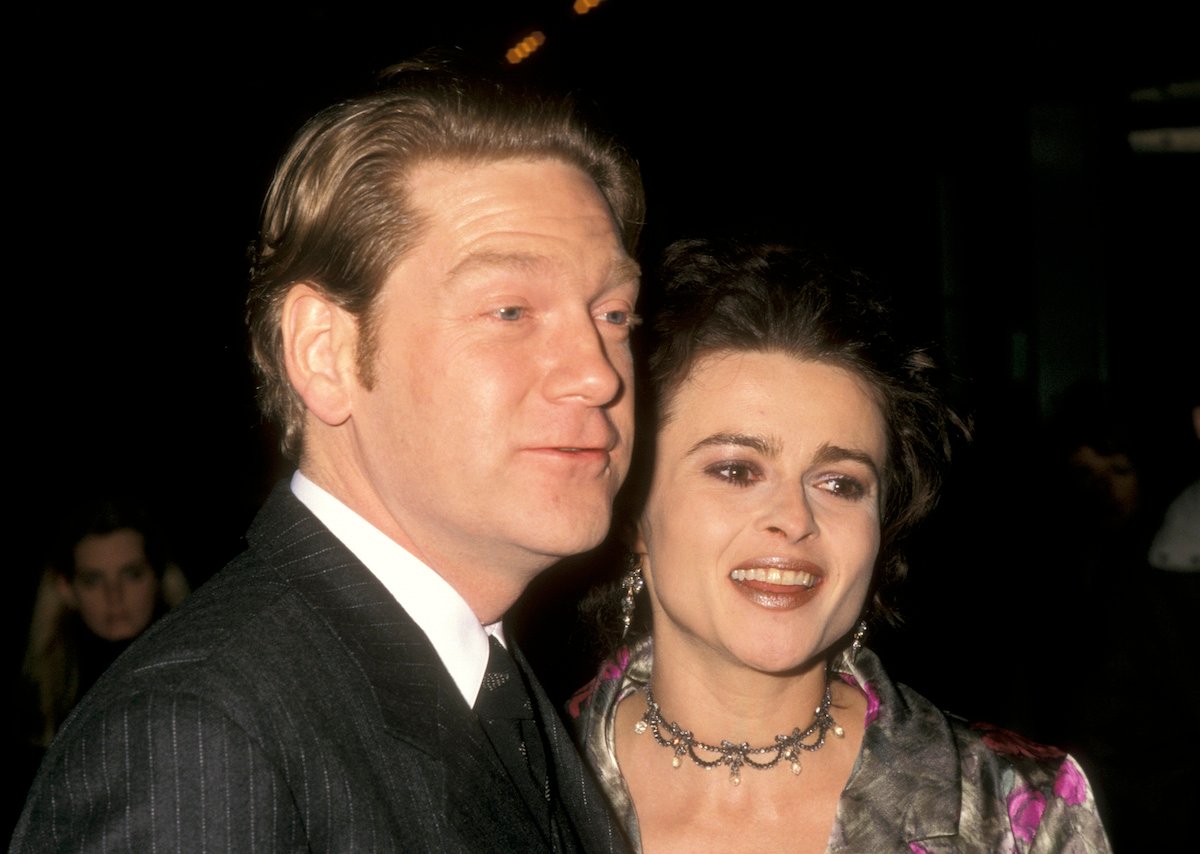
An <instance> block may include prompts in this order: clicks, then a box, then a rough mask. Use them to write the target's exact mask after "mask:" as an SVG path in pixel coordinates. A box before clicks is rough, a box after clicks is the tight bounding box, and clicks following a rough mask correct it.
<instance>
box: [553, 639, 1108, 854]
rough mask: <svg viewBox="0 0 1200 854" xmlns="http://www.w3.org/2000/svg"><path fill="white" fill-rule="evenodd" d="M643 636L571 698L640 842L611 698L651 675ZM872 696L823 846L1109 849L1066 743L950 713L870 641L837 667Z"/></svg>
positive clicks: (936, 850) (592, 754)
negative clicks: (908, 681)
mask: <svg viewBox="0 0 1200 854" xmlns="http://www.w3.org/2000/svg"><path fill="white" fill-rule="evenodd" d="M652 662H653V651H652V648H651V644H650V641H649V640H648V639H647V640H643V641H642V642H640V643H639V644H637V645H636V646H635V647H634V648H633V649H632V650H622V652H621V655H620V656H619V660H618V661H617V662H606V663H605V665H604V666H603V667H602V668H601V671H600V674H599V675H598V676H597V677H596V678H595V679H594V680H592V682H590V683H589V684H588V685H586V686H584V687H583V688H582V689H580V690H579V692H578V693H576V695H575V696H574V697H573V698H572V699H571V701H570V703H569V705H568V713H569V715H570V716H571V717H572V718H573V719H574V720H575V724H576V727H577V732H578V733H579V736H580V738H581V740H582V744H583V747H584V753H585V755H586V756H587V759H588V761H589V763H590V764H591V765H592V768H593V769H594V770H595V771H596V772H597V775H598V776H599V778H600V781H601V783H602V784H603V786H604V789H605V791H606V793H607V794H608V796H609V798H610V799H611V800H612V803H613V806H614V808H615V810H616V812H617V814H618V815H619V816H620V817H621V819H622V821H623V823H624V826H625V829H626V831H627V833H628V834H629V838H630V842H631V844H632V845H633V848H634V850H635V851H638V852H640V851H641V845H640V835H639V832H638V826H637V814H636V812H635V810H634V807H633V803H632V802H631V801H630V798H629V791H628V789H626V787H625V783H624V781H623V780H622V778H621V772H620V770H619V769H618V767H617V760H616V754H615V751H614V745H615V742H614V738H613V720H614V717H615V714H616V708H617V703H618V702H620V700H621V699H623V698H624V697H626V696H628V695H629V694H631V693H633V692H634V691H636V690H638V689H639V688H640V687H641V686H642V685H644V684H646V681H647V680H648V679H649V677H650V669H651V664H652ZM834 670H835V672H837V674H838V675H839V676H840V677H841V678H842V679H843V680H844V681H845V682H847V683H848V684H850V685H855V686H857V687H858V688H859V689H860V690H861V691H862V692H863V693H864V694H865V695H866V697H867V717H866V724H867V726H866V732H865V734H864V736H863V743H862V748H861V751H860V753H859V757H858V761H857V762H856V763H855V766H854V770H853V771H852V772H851V774H850V780H849V782H848V783H847V784H846V788H845V790H844V791H843V792H842V796H841V800H840V802H839V803H838V809H837V818H836V819H835V821H834V825H833V831H832V833H831V834H830V837H829V844H828V848H827V851H828V852H830V854H838V852H861V854H879V852H889V851H897V852H903V853H904V854H942V853H943V852H992V851H995V852H1004V854H1037V852H1043V854H1049V852H1069V854H1083V852H1109V851H1110V848H1109V843H1108V838H1107V836H1106V834H1105V832H1104V828H1103V826H1102V824H1101V821H1100V816H1099V814H1098V813H1097V811H1096V803H1095V800H1094V799H1093V796H1092V791H1091V787H1090V786H1089V785H1088V781H1087V778H1086V777H1085V776H1084V774H1083V771H1082V770H1081V769H1080V767H1079V765H1078V763H1076V762H1075V760H1074V759H1072V758H1071V757H1070V756H1068V755H1067V754H1065V753H1063V752H1062V751H1061V750H1058V749H1056V748H1053V747H1046V746H1043V745H1040V744H1035V743H1033V742H1031V741H1028V740H1026V739H1024V738H1022V737H1021V736H1019V735H1016V734H1014V733H1011V732H1008V731H1006V730H1002V729H1000V728H998V727H993V726H989V725H982V724H975V725H970V724H968V723H966V722H965V721H962V720H960V719H957V718H954V717H952V716H947V715H945V714H943V713H942V712H940V711H939V710H938V709H937V708H936V707H934V706H933V705H932V704H931V703H930V702H929V701H928V700H926V699H925V698H924V697H922V696H920V695H919V694H917V693H916V692H915V691H913V690H911V689H910V688H908V687H907V686H904V685H896V684H894V683H893V682H892V681H891V680H890V679H889V678H888V676H887V674H886V673H885V672H884V670H883V667H882V665H881V664H880V663H879V659H878V658H877V657H876V656H875V655H874V654H872V653H871V652H870V651H869V650H866V649H864V650H862V651H860V652H859V654H858V657H857V658H856V660H855V661H853V662H851V661H850V660H849V657H848V656H844V657H843V658H842V659H841V660H840V661H839V662H837V664H836V665H835V667H834Z"/></svg>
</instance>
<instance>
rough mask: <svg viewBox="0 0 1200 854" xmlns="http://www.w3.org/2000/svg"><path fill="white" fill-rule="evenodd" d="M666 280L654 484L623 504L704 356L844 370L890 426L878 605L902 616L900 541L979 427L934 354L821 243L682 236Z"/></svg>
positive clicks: (650, 391) (653, 427)
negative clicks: (955, 403) (737, 355)
mask: <svg viewBox="0 0 1200 854" xmlns="http://www.w3.org/2000/svg"><path fill="white" fill-rule="evenodd" d="M658 285H659V288H660V291H659V293H658V294H657V299H658V307H657V310H656V311H655V312H654V322H653V327H652V330H651V339H650V340H649V341H648V342H647V346H648V347H649V348H650V357H649V366H648V370H647V373H646V376H645V377H644V381H643V383H642V389H641V391H642V393H643V394H642V398H641V400H642V402H643V406H642V409H641V411H640V416H641V417H642V421H641V423H640V428H641V432H639V436H638V440H637V442H636V443H635V449H637V452H638V453H639V454H641V455H642V459H641V461H640V462H635V464H634V470H635V471H636V472H638V473H639V475H641V476H642V477H643V478H644V479H645V480H644V481H643V482H641V483H638V482H636V481H635V482H633V483H631V484H630V486H629V487H628V489H629V490H630V494H629V495H628V496H623V501H628V502H629V503H628V504H627V505H625V506H627V507H628V508H629V511H631V512H633V513H635V514H636V513H640V509H641V506H642V505H643V503H644V501H645V496H646V494H647V490H648V488H649V483H648V481H649V477H650V476H651V473H652V471H653V461H652V460H650V459H648V458H647V457H648V456H649V455H652V454H653V448H654V437H655V435H656V434H657V432H658V431H659V430H660V429H661V428H662V426H663V424H665V423H667V422H668V421H669V420H670V418H671V417H672V411H671V407H672V403H673V401H674V397H675V394H676V392H677V391H678V390H679V388H680V387H681V386H682V384H683V383H684V382H686V381H687V379H688V377H689V376H691V374H692V372H693V371H694V370H695V368H696V365H697V363H698V362H699V361H700V360H701V359H703V358H704V357H706V356H709V355H712V354H716V353H723V352H725V353H727V352H746V351H749V352H778V353H785V354H787V355H790V356H793V357H795V358H797V359H804V360H811V361H815V362H821V363H824V364H828V365H834V366H836V367H839V368H843V369H845V370H847V371H849V372H851V373H852V374H854V375H855V376H857V377H859V378H860V379H861V380H862V381H863V382H864V383H865V385H866V387H867V388H868V389H869V390H870V393H871V394H872V396H873V397H874V399H875V401H876V403H877V404H878V406H879V409H880V412H881V414H882V416H883V421H884V425H885V427H886V430H887V437H888V449H887V461H886V464H885V466H884V471H883V473H882V475H883V495H882V506H881V508H880V512H881V525H882V531H881V547H880V558H879V563H878V569H877V571H876V574H875V592H874V598H873V601H872V605H871V609H872V611H873V615H874V616H880V617H885V618H888V619H894V618H895V616H896V614H895V612H894V610H893V608H892V607H891V605H890V601H889V600H890V596H889V595H888V594H889V591H890V590H891V589H892V587H893V586H894V585H895V584H896V583H897V582H899V581H900V580H902V579H903V577H904V575H905V574H906V572H907V564H906V562H905V559H904V555H903V552H902V550H901V544H902V542H903V540H904V538H905V536H906V535H907V534H908V533H909V532H910V531H911V530H912V529H913V527H914V526H915V525H916V524H917V523H918V522H920V521H921V520H922V519H924V518H925V517H926V516H927V515H928V513H929V512H930V511H931V510H932V509H933V507H934V506H935V504H936V503H937V498H938V493H939V489H940V487H941V484H942V478H943V472H944V469H945V466H946V465H947V464H948V463H949V461H950V456H951V452H952V448H953V447H954V445H955V444H956V439H958V438H964V439H965V438H966V437H967V436H968V434H969V429H968V427H967V425H966V424H965V422H964V421H963V420H962V419H961V418H960V417H959V416H958V415H957V414H956V413H955V412H954V411H953V409H952V408H951V406H950V404H949V403H948V401H947V397H946V392H947V386H946V384H945V381H944V374H942V372H941V371H940V370H939V368H938V366H937V364H936V363H935V360H934V359H933V358H932V356H931V355H930V354H929V352H927V350H926V349H924V348H922V347H919V346H915V345H913V344H911V343H908V342H906V341H905V340H904V335H903V333H902V330H901V329H900V328H899V321H898V318H897V317H896V316H895V315H894V314H893V313H892V311H891V310H890V309H889V306H888V304H887V301H886V300H885V299H884V298H883V297H882V296H881V294H880V293H879V292H878V291H877V290H876V289H875V287H874V286H873V285H872V284H871V283H870V282H869V281H868V280H867V278H866V277H865V276H864V275H862V274H861V273H860V272H858V271H857V270H855V269H853V268H851V267H849V266H847V265H845V264H843V263H842V262H840V261H838V260H837V259H835V258H834V257H832V256H830V255H827V254H824V253H821V252H818V251H813V250H807V249H800V248H795V247H789V246H784V245H779V244H773V243H746V242H741V241H738V240H733V239H728V240H721V241H712V240H685V241H679V242H676V243H674V244H672V245H671V246H669V247H668V248H667V250H666V251H665V253H664V256H663V260H662V263H661V265H660V269H659V275H658ZM798 392H800V393H802V390H798Z"/></svg>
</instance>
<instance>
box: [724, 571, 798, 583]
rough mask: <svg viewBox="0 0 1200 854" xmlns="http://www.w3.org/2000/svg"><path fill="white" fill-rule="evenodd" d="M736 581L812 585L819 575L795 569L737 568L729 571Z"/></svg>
mask: <svg viewBox="0 0 1200 854" xmlns="http://www.w3.org/2000/svg"><path fill="white" fill-rule="evenodd" d="M729 577H730V578H732V579H733V580H734V581H763V582H766V583H767V584H779V585H781V586H783V587H812V586H813V584H815V583H816V581H817V577H816V576H815V575H811V574H810V573H807V572H797V571H796V570H794V569H735V570H734V571H733V572H731V573H729Z"/></svg>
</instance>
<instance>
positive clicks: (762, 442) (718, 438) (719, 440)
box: [688, 433, 780, 457]
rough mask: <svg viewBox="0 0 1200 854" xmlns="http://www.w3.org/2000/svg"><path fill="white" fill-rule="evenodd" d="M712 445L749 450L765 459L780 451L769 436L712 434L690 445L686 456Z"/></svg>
mask: <svg viewBox="0 0 1200 854" xmlns="http://www.w3.org/2000/svg"><path fill="white" fill-rule="evenodd" d="M714 445H737V446H739V447H742V448H750V449H752V450H755V451H758V452H759V453H760V454H762V455H763V456H765V457H776V456H778V455H779V451H780V442H779V441H778V440H777V439H774V438H771V437H769V436H757V435H752V434H749V433H713V434H712V435H711V436H705V437H704V438H703V439H701V440H700V441H699V442H697V443H696V444H694V445H692V447H691V449H690V450H689V451H688V455H689V456H690V455H691V454H694V453H696V452H697V451H699V450H701V449H703V448H711V447H713V446H714Z"/></svg>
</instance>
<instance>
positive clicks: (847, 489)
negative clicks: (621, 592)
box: [638, 352, 887, 673]
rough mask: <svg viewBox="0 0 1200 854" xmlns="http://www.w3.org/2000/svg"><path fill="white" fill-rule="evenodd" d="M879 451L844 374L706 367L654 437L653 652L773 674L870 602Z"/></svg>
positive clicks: (644, 544)
mask: <svg viewBox="0 0 1200 854" xmlns="http://www.w3.org/2000/svg"><path fill="white" fill-rule="evenodd" d="M886 451H887V438H886V431H885V429H884V424H883V418H882V415H881V413H880V409H879V406H878V405H877V404H876V403H875V400H874V399H873V398H872V396H871V395H870V393H869V392H868V390H867V386H866V385H865V384H864V383H863V382H862V381H861V380H859V379H858V378H857V377H856V376H855V375H854V374H852V373H850V372H849V371H847V370H845V369H842V368H838V367H834V366H831V365H827V364H823V363H820V362H812V361H805V360H800V359H796V358H793V357H792V356H788V355H785V354H782V353H757V352H723V353H717V354H713V355H709V356H705V357H703V358H702V359H701V360H700V361H699V362H698V363H697V364H696V367H695V369H694V370H693V372H692V374H691V376H690V377H689V378H688V379H687V380H686V381H684V383H683V384H682V386H681V387H680V388H679V390H678V392H677V393H676V395H675V397H674V399H673V400H672V402H671V406H670V411H669V421H668V423H667V424H666V425H665V426H663V427H662V429H661V430H660V432H659V434H658V445H657V455H656V462H655V468H654V478H653V482H652V485H651V489H650V495H649V499H648V502H647V506H646V510H645V512H644V514H643V516H642V519H641V524H640V526H639V535H640V536H639V543H638V550H639V551H642V552H645V554H646V559H645V560H644V561H643V568H644V572H645V576H646V582H647V586H648V588H649V589H650V596H651V603H652V607H653V614H654V636H655V644H656V650H657V649H659V648H660V645H663V644H667V645H670V648H671V649H673V650H682V649H692V650H694V651H698V652H699V653H700V654H701V655H702V656H710V655H715V656H718V657H720V658H723V659H725V660H727V661H729V662H733V663H736V664H741V665H744V666H746V667H750V668H753V669H755V670H759V671H762V672H770V673H778V672H783V671H787V670H790V669H793V668H796V667H798V666H800V665H803V664H805V663H806V662H811V661H812V660H814V659H815V658H816V657H818V656H820V655H821V654H822V653H824V652H825V651H826V650H827V649H828V648H829V646H830V645H831V644H833V643H834V642H835V641H837V640H838V639H839V638H840V637H842V636H843V635H844V634H845V633H846V632H847V631H849V630H850V628H851V626H852V625H853V624H854V622H855V620H856V619H857V618H858V615H859V613H860V612H861V610H862V607H863V604H864V602H865V600H866V596H867V589H868V586H869V584H870V580H871V573H872V570H873V568H874V565H875V558H876V555H877V554H878V552H879V508H880V489H881V478H882V474H883V467H884V465H885V463H886V459H885V455H886Z"/></svg>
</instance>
